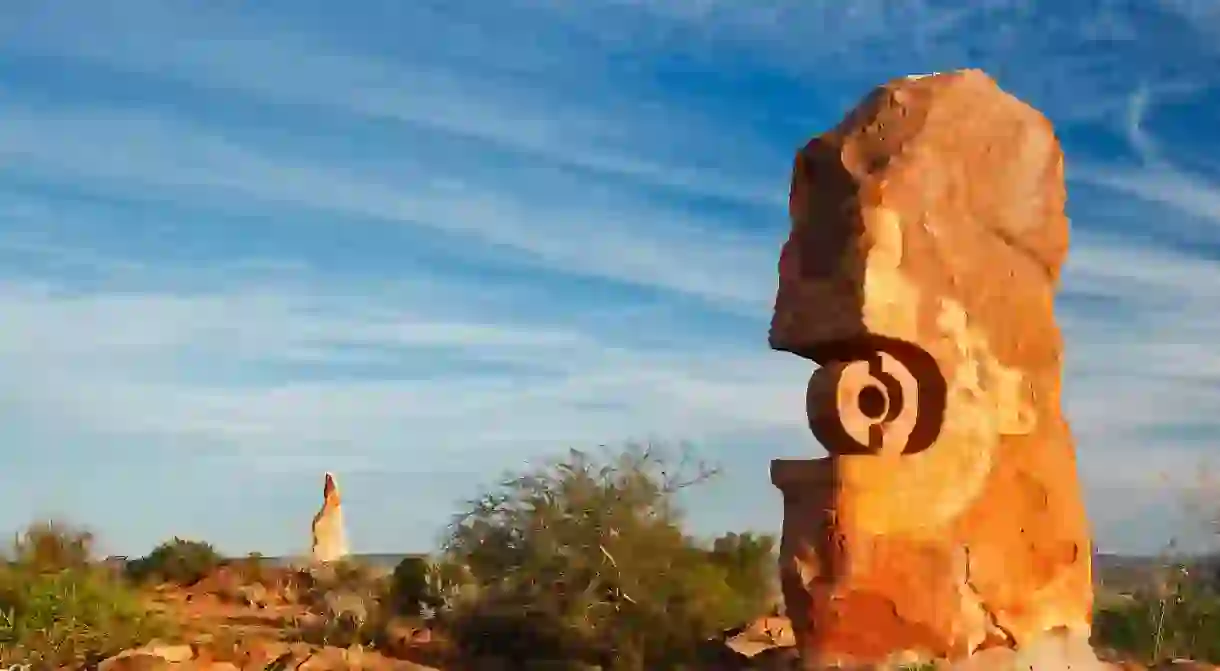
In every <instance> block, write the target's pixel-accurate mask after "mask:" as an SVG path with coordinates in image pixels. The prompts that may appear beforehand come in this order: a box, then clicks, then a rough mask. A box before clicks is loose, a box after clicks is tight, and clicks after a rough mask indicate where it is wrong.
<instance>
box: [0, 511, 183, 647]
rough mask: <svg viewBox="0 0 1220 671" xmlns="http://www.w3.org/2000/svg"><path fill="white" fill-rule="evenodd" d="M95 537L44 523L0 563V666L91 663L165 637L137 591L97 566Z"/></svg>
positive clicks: (25, 535) (23, 537) (17, 542)
mask: <svg viewBox="0 0 1220 671" xmlns="http://www.w3.org/2000/svg"><path fill="white" fill-rule="evenodd" d="M92 547H93V536H92V535H91V534H90V533H88V532H87V531H84V530H78V529H73V528H71V527H67V526H63V525H58V524H55V523H39V524H34V525H31V526H30V527H29V528H28V529H26V530H25V532H24V533H22V534H19V535H18V536H17V537H16V539H15V540H14V543H13V546H12V548H11V550H10V551H9V552H8V553H7V555H6V556H5V557H4V560H5V561H4V562H3V564H2V565H0V665H11V664H16V663H25V664H32V665H33V666H34V668H63V667H68V666H78V665H81V664H85V663H89V662H93V661H96V660H99V659H101V658H104V657H106V656H109V655H111V654H114V653H116V652H118V651H120V650H122V649H124V648H128V647H132V646H135V645H140V644H142V643H144V642H146V641H147V640H149V639H151V638H152V637H154V636H158V635H164V634H165V633H166V632H167V628H166V626H165V623H164V622H163V621H161V620H159V619H157V618H155V617H154V616H152V615H150V614H149V613H148V611H147V610H146V609H145V608H144V606H143V604H142V602H141V599H140V595H139V593H138V592H136V591H135V590H133V589H132V588H131V587H130V586H128V585H127V584H126V583H125V582H124V581H123V580H122V579H121V578H120V577H119V576H117V575H115V574H114V573H113V572H112V571H108V570H107V569H106V568H105V567H102V566H100V565H98V564H96V563H94V562H92V556H91V551H92Z"/></svg>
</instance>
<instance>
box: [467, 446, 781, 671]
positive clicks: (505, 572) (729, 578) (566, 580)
mask: <svg viewBox="0 0 1220 671" xmlns="http://www.w3.org/2000/svg"><path fill="white" fill-rule="evenodd" d="M672 456H673V455H672V453H668V452H666V451H665V450H658V449H656V448H641V447H639V446H629V447H628V449H626V450H625V451H623V452H621V453H619V454H606V455H605V456H604V458H598V457H595V456H593V455H589V454H586V453H582V452H576V451H573V452H571V453H570V454H569V456H568V458H567V459H564V460H560V461H556V462H553V463H551V464H549V465H546V466H543V467H541V468H538V469H534V470H530V471H527V472H525V473H522V474H519V475H512V476H509V477H507V478H505V479H504V480H503V481H502V482H501V483H500V484H499V485H498V486H497V487H495V488H493V489H492V490H490V491H489V492H487V493H486V494H485V495H484V496H483V497H481V498H480V499H478V500H476V501H474V502H472V505H471V509H470V511H469V512H467V513H466V514H464V515H462V516H461V517H459V518H458V519H457V520H456V523H455V524H454V525H453V527H452V530H451V534H450V536H449V539H448V541H447V543H446V545H445V548H444V554H445V560H446V561H447V562H448V563H450V564H451V565H454V566H461V567H464V568H465V570H466V573H467V575H468V579H469V582H470V583H471V584H470V585H468V587H472V588H473V589H472V590H467V594H468V595H473V596H472V597H468V598H466V599H463V600H462V601H461V602H460V603H459V604H458V606H457V607H456V608H455V610H454V612H452V613H450V614H449V617H448V621H447V625H448V629H449V630H450V634H451V635H452V636H453V638H454V640H455V642H456V643H457V644H458V646H459V648H461V649H463V651H464V652H466V653H467V654H468V655H469V656H472V657H478V656H481V655H485V654H492V655H498V656H501V657H502V658H505V661H507V662H509V663H510V664H512V665H513V666H514V667H515V668H526V667H529V668H533V667H534V666H536V665H537V664H538V663H541V662H562V663H572V664H590V665H600V666H602V667H603V668H605V669H607V670H611V669H614V670H623V671H636V670H643V669H659V668H681V667H682V665H685V664H689V663H692V662H694V661H695V660H696V658H697V656H698V652H699V650H700V649H701V648H702V647H703V646H704V645H705V642H706V640H707V639H708V638H710V637H712V636H715V635H717V634H719V633H720V632H721V631H723V630H724V629H726V628H728V627H730V626H732V625H736V624H740V623H741V621H742V620H743V619H747V618H751V617H754V616H757V615H760V614H761V613H762V611H763V610H765V605H764V604H763V603H762V602H763V601H764V600H763V599H761V598H757V597H756V596H754V595H752V594H741V593H738V592H737V591H736V590H735V587H737V586H740V585H741V584H744V583H747V582H750V581H751V580H752V578H751V577H750V576H761V575H763V574H764V573H766V572H773V571H774V562H773V560H771V559H770V558H769V551H770V548H769V546H768V547H766V549H767V552H761V551H756V550H760V549H762V548H763V547H764V546H767V542H766V541H760V542H759V543H758V546H757V547H755V544H754V539H752V538H750V537H747V538H746V541H747V542H744V543H743V542H737V541H739V540H740V539H736V540H734V539H730V540H728V541H724V542H722V543H721V553H720V554H719V555H717V554H716V552H715V550H709V549H708V548H705V547H702V546H701V545H700V544H698V543H697V542H695V541H694V540H692V539H691V538H689V537H687V536H686V535H685V534H683V532H682V526H681V521H682V520H681V511H680V510H679V508H678V506H677V502H676V495H677V493H678V492H679V491H680V490H681V489H683V488H685V487H688V486H692V485H696V484H699V483H701V482H703V481H705V480H706V479H708V478H709V477H712V476H713V475H714V471H712V470H711V469H708V468H706V467H705V466H703V465H702V464H699V463H697V462H692V461H690V460H688V459H685V458H682V459H681V460H679V461H677V462H676V463H675V460H674V459H673V458H672ZM682 456H683V457H686V456H687V455H682ZM735 542H737V544H736V545H734V543H735ZM747 547H748V551H742V552H737V551H736V550H739V549H743V548H747ZM764 556H767V557H768V558H767V559H766V560H765V561H764V560H763V559H760V558H761V557H764ZM747 558H749V561H755V560H757V561H763V562H764V564H765V567H755V566H753V565H750V566H746V565H745V564H744V563H743V562H745V561H746V559H747ZM734 576H736V577H734ZM734 583H737V585H735V584H734ZM750 589H751V590H754V591H755V592H758V593H765V592H766V590H765V589H759V588H758V587H757V586H754V585H752V586H751V587H750Z"/></svg>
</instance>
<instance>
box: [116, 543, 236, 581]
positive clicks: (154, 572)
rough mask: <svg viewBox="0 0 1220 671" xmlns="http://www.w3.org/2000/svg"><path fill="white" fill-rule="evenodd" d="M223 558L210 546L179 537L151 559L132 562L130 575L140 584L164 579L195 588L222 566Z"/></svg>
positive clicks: (156, 550)
mask: <svg viewBox="0 0 1220 671" xmlns="http://www.w3.org/2000/svg"><path fill="white" fill-rule="evenodd" d="M222 561H223V558H222V557H221V556H220V554H219V553H217V552H216V550H215V549H214V548H213V547H212V546H211V545H210V544H208V543H205V542H203V541H192V540H184V539H182V538H178V537H177V536H175V537H174V538H173V540H169V541H166V542H164V543H162V544H160V545H158V546H157V547H155V548H153V551H152V552H150V553H148V556H146V557H141V558H140V559H136V560H134V561H132V562H130V563H129V564H128V566H127V571H128V575H129V576H130V577H131V578H132V579H134V580H136V581H137V582H146V581H149V580H160V581H164V582H173V583H177V584H180V585H193V584H195V583H197V582H199V581H200V580H201V579H203V578H204V576H207V575H208V574H210V573H212V572H213V571H215V570H216V568H217V567H218V566H220V564H221V562H222Z"/></svg>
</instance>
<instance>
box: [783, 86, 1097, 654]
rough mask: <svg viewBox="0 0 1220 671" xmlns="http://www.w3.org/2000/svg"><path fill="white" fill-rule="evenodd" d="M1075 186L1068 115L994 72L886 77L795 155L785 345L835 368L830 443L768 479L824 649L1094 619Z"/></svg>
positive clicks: (825, 389)
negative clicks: (1058, 121) (1076, 416)
mask: <svg viewBox="0 0 1220 671" xmlns="http://www.w3.org/2000/svg"><path fill="white" fill-rule="evenodd" d="M1065 200H1066V193H1065V187H1064V181H1063V155H1062V152H1061V150H1060V148H1059V144H1058V141H1057V140H1056V138H1055V135H1054V131H1053V129H1052V127H1051V124H1050V122H1049V121H1048V120H1047V119H1046V118H1045V117H1044V116H1043V115H1042V114H1040V113H1039V112H1037V111H1036V110H1034V109H1033V108H1031V107H1029V106H1027V105H1025V104H1024V103H1022V102H1020V101H1019V100H1017V99H1016V98H1014V97H1012V96H1010V95H1008V94H1007V93H1005V92H1003V91H1001V90H1000V88H999V87H998V86H997V85H996V84H995V82H993V81H992V80H991V79H990V78H989V77H987V75H985V74H983V73H982V72H979V71H975V70H965V71H960V72H954V73H947V74H937V75H931V76H924V77H910V78H905V79H900V80H895V81H893V82H890V83H889V84H886V85H885V86H882V87H880V88H878V89H876V90H875V91H874V92H873V93H872V94H870V95H869V96H868V97H867V98H866V99H865V100H864V101H863V102H862V103H861V104H860V105H859V106H858V107H857V108H856V109H855V110H854V111H852V112H851V113H850V114H849V115H848V116H847V118H846V119H845V120H844V121H843V122H842V123H840V124H839V125H838V126H837V127H836V128H834V129H833V130H831V131H829V132H827V133H825V134H823V135H821V136H819V137H817V138H815V139H813V140H812V141H810V142H809V144H807V145H806V146H805V147H804V149H802V150H801V151H800V152H799V153H798V154H797V157H796V161H795V166H794V168H793V175H792V192H791V196H790V202H789V208H790V216H791V219H792V231H791V235H790V237H789V239H788V241H787V243H786V244H785V245H784V248H783V252H782V255H781V258H780V263H779V290H778V293H777V296H776V302H775V313H774V317H773V321H772V324H771V332H770V337H769V341H770V345H771V347H773V348H774V349H777V350H783V351H787V352H791V353H794V354H797V355H799V356H802V357H804V358H806V359H809V360H811V361H814V362H816V363H817V364H819V366H820V368H819V369H818V370H817V371H816V372H815V373H814V374H813V376H812V378H811V379H810V382H809V388H808V391H807V406H808V413H809V423H810V428H811V429H812V431H813V433H814V435H815V436H817V437H818V439H819V440H820V441H821V442H822V443H823V444H824V445H825V447H826V449H827V451H828V452H830V456H829V457H827V458H823V459H812V460H778V461H775V462H773V463H772V465H771V480H772V482H773V483H774V484H775V485H776V486H777V487H778V488H779V489H780V490H781V491H782V492H783V496H784V527H783V542H782V544H781V549H780V554H781V559H780V573H781V582H782V585H783V591H784V597H785V602H786V606H787V613H788V615H789V617H790V618H791V619H792V622H793V628H794V633H795V635H796V638H797V645H798V647H799V648H800V650H801V654H802V659H803V660H804V663H805V664H806V667H807V668H811V669H812V668H820V667H821V666H825V665H831V664H853V663H854V664H869V663H886V662H893V661H903V660H905V661H915V660H919V659H932V658H943V657H948V658H951V659H952V658H963V657H966V656H969V655H971V654H972V653H974V652H976V651H979V650H981V649H984V648H988V647H993V646H1004V647H1009V648H1018V647H1022V646H1026V645H1027V644H1030V643H1032V642H1033V641H1034V640H1035V639H1037V638H1039V637H1040V636H1041V635H1042V634H1043V633H1046V632H1049V631H1056V632H1058V633H1060V634H1062V633H1065V632H1066V633H1068V634H1070V635H1071V636H1072V637H1075V638H1079V637H1086V638H1087V636H1088V634H1089V629H1090V626H1091V612H1092V602H1093V594H1092V581H1091V558H1092V551H1091V543H1090V530H1089V527H1088V522H1087V520H1086V517H1085V511H1084V506H1083V503H1082V500H1081V493H1080V487H1079V484H1078V482H1077V475H1076V457H1075V451H1074V448H1073V444H1072V437H1071V434H1070V431H1069V429H1068V425H1067V423H1066V421H1065V419H1064V417H1063V414H1062V411H1061V408H1060V376H1061V369H1062V359H1063V352H1062V340H1061V337H1060V334H1059V330H1058V328H1057V326H1056V324H1055V319H1054V314H1053V304H1054V294H1055V289H1056V284H1057V282H1058V277H1059V271H1060V267H1061V265H1062V264H1063V262H1064V259H1065V257H1066V255H1067V247H1068V222H1067V218H1066V217H1065V215H1064V203H1065Z"/></svg>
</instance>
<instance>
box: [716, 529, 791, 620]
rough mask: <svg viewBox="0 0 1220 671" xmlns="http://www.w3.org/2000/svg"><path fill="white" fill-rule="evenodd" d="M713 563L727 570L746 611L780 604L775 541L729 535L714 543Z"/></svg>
mask: <svg viewBox="0 0 1220 671" xmlns="http://www.w3.org/2000/svg"><path fill="white" fill-rule="evenodd" d="M710 554H711V560H712V561H713V562H714V563H715V564H716V565H718V566H720V567H721V568H723V569H724V571H725V573H726V581H727V582H728V585H729V587H730V588H731V589H732V590H733V593H734V594H736V595H737V597H738V598H740V599H742V600H743V601H744V604H743V608H747V609H752V610H753V611H754V612H757V611H758V610H759V609H761V608H764V607H766V606H769V605H772V604H776V603H778V600H779V595H778V585H777V584H776V579H775V576H776V573H777V570H776V557H775V537H774V536H771V535H769V534H755V533H753V532H749V531H747V532H745V533H736V532H729V533H727V534H725V535H723V536H721V537H719V538H717V539H716V540H715V541H713V542H712V550H711V553H710Z"/></svg>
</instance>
